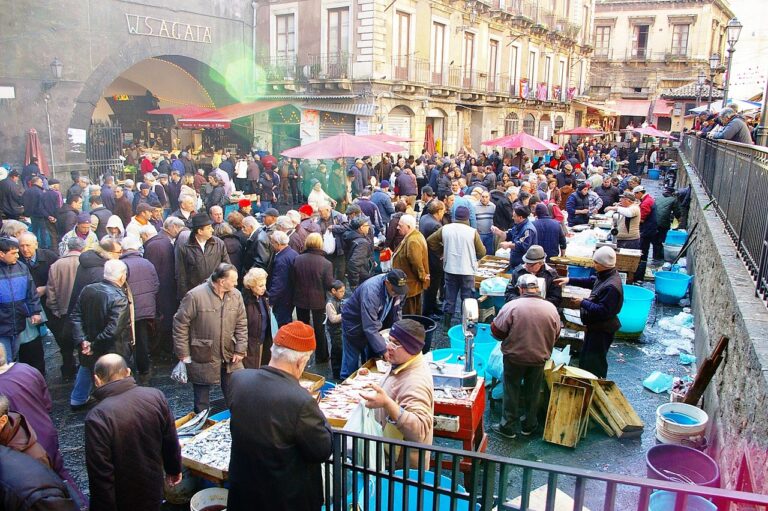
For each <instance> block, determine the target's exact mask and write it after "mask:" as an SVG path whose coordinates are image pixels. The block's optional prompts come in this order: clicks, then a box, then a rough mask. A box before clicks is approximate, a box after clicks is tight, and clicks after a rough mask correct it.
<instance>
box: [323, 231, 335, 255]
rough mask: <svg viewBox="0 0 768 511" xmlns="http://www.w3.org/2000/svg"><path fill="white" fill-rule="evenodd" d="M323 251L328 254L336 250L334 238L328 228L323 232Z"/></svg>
mask: <svg viewBox="0 0 768 511" xmlns="http://www.w3.org/2000/svg"><path fill="white" fill-rule="evenodd" d="M323 252H325V253H326V254H328V255H331V254H333V253H334V252H336V238H335V237H334V236H333V233H332V232H331V230H330V229H327V230H326V231H325V234H323Z"/></svg>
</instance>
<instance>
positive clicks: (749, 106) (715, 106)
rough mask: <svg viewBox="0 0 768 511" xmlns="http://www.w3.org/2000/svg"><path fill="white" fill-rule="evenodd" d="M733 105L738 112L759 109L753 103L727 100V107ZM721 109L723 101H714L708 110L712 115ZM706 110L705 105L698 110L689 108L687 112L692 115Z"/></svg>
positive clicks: (757, 104)
mask: <svg viewBox="0 0 768 511" xmlns="http://www.w3.org/2000/svg"><path fill="white" fill-rule="evenodd" d="M730 105H735V106H736V108H738V109H739V112H749V111H750V110H757V109H759V108H760V107H761V105H760V103H756V102H754V101H745V100H743V99H729V100H728V106H730ZM722 109H723V101H722V100H720V101H715V102H713V103H712V107H711V108H710V110H712V112H714V113H718V112H720V110H722ZM706 110H707V105H702V106H700V107H698V108H691V109H690V110H688V112H689V113H692V114H700V113H701V112H705V111H706Z"/></svg>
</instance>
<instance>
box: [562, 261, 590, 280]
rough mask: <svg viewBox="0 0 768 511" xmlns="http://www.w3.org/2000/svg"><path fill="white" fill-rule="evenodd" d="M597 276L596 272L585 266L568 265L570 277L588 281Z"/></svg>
mask: <svg viewBox="0 0 768 511" xmlns="http://www.w3.org/2000/svg"><path fill="white" fill-rule="evenodd" d="M594 274H595V270H593V269H592V268H587V267H585V266H575V265H572V264H569V265H568V277H569V278H574V279H587V278H589V277H591V276H592V275H594Z"/></svg>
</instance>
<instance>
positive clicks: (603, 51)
mask: <svg viewBox="0 0 768 511" xmlns="http://www.w3.org/2000/svg"><path fill="white" fill-rule="evenodd" d="M612 59H613V48H595V53H593V54H592V60H612Z"/></svg>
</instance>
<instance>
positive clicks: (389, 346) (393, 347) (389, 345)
mask: <svg viewBox="0 0 768 511" xmlns="http://www.w3.org/2000/svg"><path fill="white" fill-rule="evenodd" d="M402 347H403V346H402V345H400V344H395V343H394V342H392V341H387V349H390V350H392V351H397V350H399V349H400V348H402Z"/></svg>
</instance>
